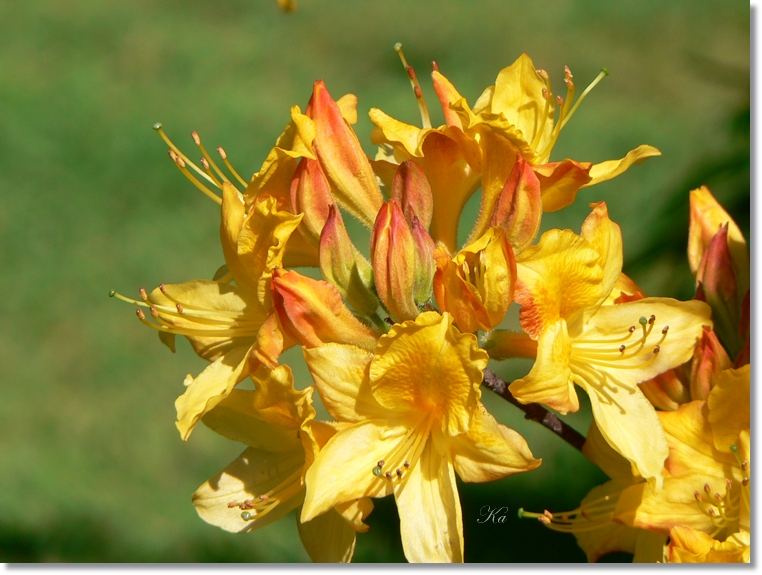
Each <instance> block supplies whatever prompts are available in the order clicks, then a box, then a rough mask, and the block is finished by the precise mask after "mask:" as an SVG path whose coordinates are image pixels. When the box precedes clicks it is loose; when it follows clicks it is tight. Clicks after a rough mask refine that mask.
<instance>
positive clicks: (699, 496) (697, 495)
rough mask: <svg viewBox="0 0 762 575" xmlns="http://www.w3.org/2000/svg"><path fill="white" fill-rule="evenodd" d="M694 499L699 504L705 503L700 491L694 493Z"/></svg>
mask: <svg viewBox="0 0 762 575" xmlns="http://www.w3.org/2000/svg"><path fill="white" fill-rule="evenodd" d="M693 497H695V498H696V501H698V502H699V503H701V502H702V501H703V499H701V493H699V492H698V491H694V492H693Z"/></svg>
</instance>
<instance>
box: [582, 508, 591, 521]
mask: <svg viewBox="0 0 762 575" xmlns="http://www.w3.org/2000/svg"><path fill="white" fill-rule="evenodd" d="M580 515H582V517H584V518H585V519H588V520H589V519H590V514H589V513H588V512H587V511H585V510H584V509H582V510H580Z"/></svg>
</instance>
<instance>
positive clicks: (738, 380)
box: [616, 365, 750, 541]
mask: <svg viewBox="0 0 762 575" xmlns="http://www.w3.org/2000/svg"><path fill="white" fill-rule="evenodd" d="M749 372H750V370H749V366H748V365H747V366H744V367H743V368H740V369H737V370H735V369H728V370H725V371H723V372H722V373H721V374H720V376H719V377H718V381H717V383H716V385H715V387H714V388H713V389H712V391H711V392H710V394H709V397H708V399H707V401H700V400H696V401H692V402H690V403H687V404H685V405H682V406H680V408H679V409H678V410H676V411H665V412H659V418H660V419H661V421H662V424H663V426H664V430H665V432H666V434H667V440H668V442H669V458H668V459H667V461H666V465H665V469H666V472H665V478H664V489H662V490H660V491H657V490H655V489H653V487H652V486H650V485H647V484H641V485H635V486H633V487H629V488H627V489H626V490H624V492H623V493H622V496H621V497H620V499H619V502H618V504H617V509H616V517H617V520H618V521H620V522H622V523H624V524H626V525H632V526H635V527H641V528H645V529H651V530H656V531H661V532H662V533H664V534H668V533H670V530H672V529H673V528H674V527H686V528H690V529H693V530H697V531H702V532H704V533H706V534H708V535H710V536H711V537H713V538H715V539H717V540H718V541H724V540H726V539H728V538H729V537H731V536H732V535H733V534H736V533H739V532H742V531H748V530H749V505H750V484H749V471H750V469H749V453H750V452H749V449H750V446H749V428H750V409H749V397H750V396H749Z"/></svg>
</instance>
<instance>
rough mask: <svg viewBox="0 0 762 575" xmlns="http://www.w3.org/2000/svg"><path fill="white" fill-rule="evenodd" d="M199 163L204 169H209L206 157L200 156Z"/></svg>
mask: <svg viewBox="0 0 762 575" xmlns="http://www.w3.org/2000/svg"><path fill="white" fill-rule="evenodd" d="M201 165H202V166H203V167H204V169H205V170H208V169H209V162H207V161H206V158H204V157H203V156H201Z"/></svg>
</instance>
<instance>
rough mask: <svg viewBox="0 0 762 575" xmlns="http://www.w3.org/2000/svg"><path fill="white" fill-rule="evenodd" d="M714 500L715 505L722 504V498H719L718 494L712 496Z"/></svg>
mask: <svg viewBox="0 0 762 575" xmlns="http://www.w3.org/2000/svg"><path fill="white" fill-rule="evenodd" d="M714 500H715V501H716V502H717V503H722V496H721V495H720V494H719V493H715V494H714Z"/></svg>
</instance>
